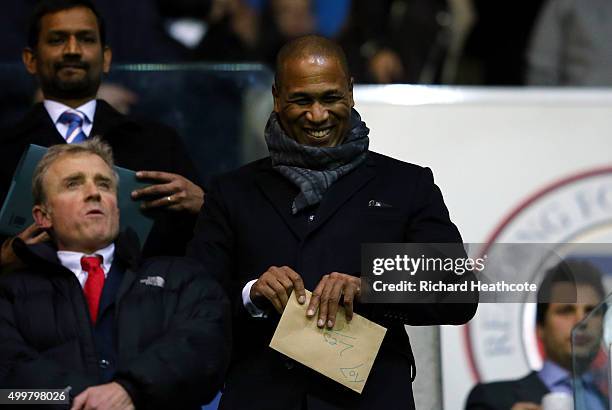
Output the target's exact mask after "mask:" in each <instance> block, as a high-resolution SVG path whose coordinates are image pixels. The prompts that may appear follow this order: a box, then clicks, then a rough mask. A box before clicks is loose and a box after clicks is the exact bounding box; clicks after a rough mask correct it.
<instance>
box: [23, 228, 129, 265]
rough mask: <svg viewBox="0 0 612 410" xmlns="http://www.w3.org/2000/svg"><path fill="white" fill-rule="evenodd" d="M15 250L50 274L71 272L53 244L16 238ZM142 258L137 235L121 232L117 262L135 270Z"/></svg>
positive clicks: (27, 263) (116, 251)
mask: <svg viewBox="0 0 612 410" xmlns="http://www.w3.org/2000/svg"><path fill="white" fill-rule="evenodd" d="M13 249H14V250H15V253H16V254H17V256H18V257H19V258H20V259H21V260H22V261H24V263H26V265H28V266H31V267H37V268H42V269H45V270H46V271H47V270H48V271H49V272H50V273H59V272H69V271H68V269H66V268H64V266H62V264H61V263H60V260H59V259H58V257H57V247H56V246H55V244H54V243H52V242H44V243H39V244H36V245H27V244H26V243H25V242H24V241H22V240H21V239H20V238H16V239H15V241H14V242H13ZM140 258H141V256H140V244H139V241H138V237H137V236H136V233H135V232H134V231H132V230H129V229H128V230H126V231H124V232H121V233H120V234H119V236H118V237H117V239H116V240H115V261H121V262H123V263H125V266H127V267H128V268H130V269H132V270H135V269H137V267H138V266H139V264H140ZM71 274H72V272H71Z"/></svg>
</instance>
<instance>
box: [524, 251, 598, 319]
mask: <svg viewBox="0 0 612 410" xmlns="http://www.w3.org/2000/svg"><path fill="white" fill-rule="evenodd" d="M601 276H602V275H601V271H600V270H599V269H597V267H595V265H593V264H592V263H590V262H588V261H586V260H580V259H566V260H562V261H561V262H559V263H558V264H557V265H555V266H554V267H552V268H551V269H549V270H548V271H547V272H546V275H545V276H544V279H543V280H542V283H541V284H540V289H539V290H538V307H537V310H536V323H537V324H538V325H543V324H544V321H545V318H546V312H547V311H548V306H549V303H550V302H554V301H553V300H551V294H552V288H553V286H554V285H555V284H557V283H562V282H569V283H572V284H574V285H576V286H577V285H587V286H590V287H591V288H593V290H595V292H597V294H598V295H599V297H600V300H601V301H603V299H604V298H605V296H606V292H605V290H604V287H603V283H602V281H601Z"/></svg>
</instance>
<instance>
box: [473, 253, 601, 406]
mask: <svg viewBox="0 0 612 410" xmlns="http://www.w3.org/2000/svg"><path fill="white" fill-rule="evenodd" d="M601 276H602V275H601V272H600V271H599V270H598V269H597V268H596V267H594V266H593V265H591V264H590V263H589V262H586V261H578V260H566V261H562V262H560V263H559V264H558V265H556V266H555V267H553V268H552V269H550V270H549V271H548V272H547V273H546V276H545V277H544V280H543V281H542V284H541V285H540V288H539V290H538V306H537V311H536V326H537V328H536V333H537V336H538V339H540V341H541V342H542V345H543V347H544V355H545V360H544V365H543V366H542V369H540V370H539V371H532V372H531V373H529V374H528V375H527V376H525V377H523V378H521V379H518V380H510V381H501V382H493V383H481V384H477V385H476V386H475V387H474V388H473V389H472V391H471V393H470V395H469V397H468V399H467V403H466V405H465V410H508V409H512V410H540V402H541V401H542V398H543V397H544V396H545V395H546V394H548V393H550V392H563V393H567V394H570V395H572V394H573V388H572V386H573V380H572V369H573V370H574V371H575V372H576V373H577V374H579V375H580V381H581V384H582V386H581V388H583V389H584V390H585V395H584V397H581V399H584V400H585V401H586V403H578V406H579V407H577V408H578V409H588V410H604V409H607V408H608V405H607V401H606V400H605V396H604V394H603V392H602V391H601V390H600V388H599V386H598V384H597V380H596V378H595V376H594V374H593V373H592V372H590V371H589V366H590V365H591V363H592V362H593V360H594V359H595V357H596V356H597V353H598V352H599V350H600V346H601V336H602V314H601V312H599V313H597V314H596V315H594V316H592V317H591V320H589V321H588V322H587V323H583V324H581V325H580V327H579V328H577V330H576V336H575V341H576V343H575V344H574V346H572V329H574V327H575V326H576V325H578V323H579V322H581V321H582V320H584V319H585V318H586V317H587V315H588V314H589V313H591V312H593V310H594V309H595V308H596V307H597V305H598V304H599V303H600V302H601V301H602V300H603V299H604V298H605V296H606V294H605V291H604V287H603V284H602V277H601ZM570 300H571V301H575V302H576V303H569V302H570ZM573 357H574V358H576V363H575V365H576V367H573V363H572V358H573Z"/></svg>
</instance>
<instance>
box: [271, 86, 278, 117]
mask: <svg viewBox="0 0 612 410" xmlns="http://www.w3.org/2000/svg"><path fill="white" fill-rule="evenodd" d="M272 97H274V112H276V113H278V112H279V111H280V96H279V94H278V89H277V88H276V84H272Z"/></svg>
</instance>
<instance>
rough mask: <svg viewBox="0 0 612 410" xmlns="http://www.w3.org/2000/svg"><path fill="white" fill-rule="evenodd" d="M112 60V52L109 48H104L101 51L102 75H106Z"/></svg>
mask: <svg viewBox="0 0 612 410" xmlns="http://www.w3.org/2000/svg"><path fill="white" fill-rule="evenodd" d="M112 60H113V50H111V48H110V47H109V46H105V47H104V50H103V51H102V70H103V72H104V74H108V72H109V71H110V68H111V62H112Z"/></svg>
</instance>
